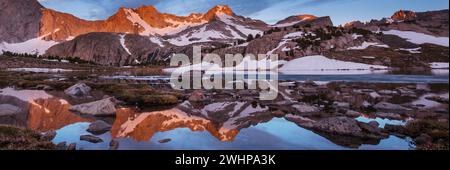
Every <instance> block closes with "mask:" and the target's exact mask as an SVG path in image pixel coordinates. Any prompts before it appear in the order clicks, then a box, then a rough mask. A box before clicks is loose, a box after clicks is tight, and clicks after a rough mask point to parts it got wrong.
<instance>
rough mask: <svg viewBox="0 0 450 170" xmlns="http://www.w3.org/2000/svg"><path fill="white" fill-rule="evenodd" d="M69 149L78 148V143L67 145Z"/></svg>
mask: <svg viewBox="0 0 450 170" xmlns="http://www.w3.org/2000/svg"><path fill="white" fill-rule="evenodd" d="M67 150H69V151H74V150H77V144H76V143H71V144H69V146H68V147H67Z"/></svg>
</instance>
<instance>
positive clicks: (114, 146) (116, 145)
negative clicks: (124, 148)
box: [109, 139, 119, 150]
mask: <svg viewBox="0 0 450 170" xmlns="http://www.w3.org/2000/svg"><path fill="white" fill-rule="evenodd" d="M117 149H119V142H118V141H116V140H114V139H112V140H111V141H110V142H109V150H117Z"/></svg>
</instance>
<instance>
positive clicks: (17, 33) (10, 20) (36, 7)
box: [0, 0, 43, 43]
mask: <svg viewBox="0 0 450 170" xmlns="http://www.w3.org/2000/svg"><path fill="white" fill-rule="evenodd" d="M42 8H43V6H42V5H41V4H39V3H38V2H37V1H36V0H1V1H0V9H1V10H0V23H1V24H0V42H3V41H5V42H8V43H18V42H24V41H26V40H29V39H33V38H37V37H38V35H39V28H40V21H41V18H42V13H41V11H40V10H41V9H42Z"/></svg>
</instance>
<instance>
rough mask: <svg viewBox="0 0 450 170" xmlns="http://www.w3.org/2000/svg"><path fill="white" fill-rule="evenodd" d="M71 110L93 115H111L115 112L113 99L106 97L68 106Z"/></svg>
mask: <svg viewBox="0 0 450 170" xmlns="http://www.w3.org/2000/svg"><path fill="white" fill-rule="evenodd" d="M70 110H71V111H76V112H80V113H83V114H89V115H94V116H113V115H115V113H116V107H115V99H114V98H107V99H103V100H99V101H95V102H91V103H85V104H80V105H75V106H72V107H70Z"/></svg>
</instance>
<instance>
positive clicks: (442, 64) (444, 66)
mask: <svg viewBox="0 0 450 170" xmlns="http://www.w3.org/2000/svg"><path fill="white" fill-rule="evenodd" d="M430 66H431V68H432V69H448V68H449V63H445V62H433V63H430Z"/></svg>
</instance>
